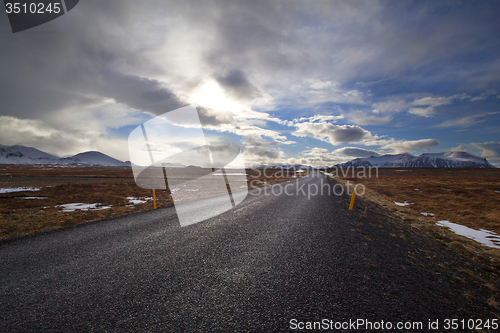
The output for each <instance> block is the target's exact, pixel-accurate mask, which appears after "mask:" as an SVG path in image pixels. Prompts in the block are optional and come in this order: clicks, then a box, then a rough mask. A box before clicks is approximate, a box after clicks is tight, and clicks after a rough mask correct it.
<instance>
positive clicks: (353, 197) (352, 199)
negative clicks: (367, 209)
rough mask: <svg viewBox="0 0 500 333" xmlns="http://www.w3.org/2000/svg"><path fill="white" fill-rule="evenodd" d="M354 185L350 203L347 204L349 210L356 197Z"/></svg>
mask: <svg viewBox="0 0 500 333" xmlns="http://www.w3.org/2000/svg"><path fill="white" fill-rule="evenodd" d="M356 187H357V186H356ZM356 187H355V188H354V191H352V197H351V204H350V205H349V210H352V207H354V199H356Z"/></svg>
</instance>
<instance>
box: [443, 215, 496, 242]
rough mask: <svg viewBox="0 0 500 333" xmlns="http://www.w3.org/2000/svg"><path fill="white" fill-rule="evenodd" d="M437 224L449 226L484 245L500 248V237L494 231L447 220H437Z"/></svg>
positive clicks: (455, 231)
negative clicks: (473, 227) (476, 228)
mask: <svg viewBox="0 0 500 333" xmlns="http://www.w3.org/2000/svg"><path fill="white" fill-rule="evenodd" d="M436 224H437V225H439V226H442V227H447V228H449V229H450V230H451V231H453V232H454V233H456V234H458V235H461V236H465V237H467V238H470V239H473V240H475V241H476V242H478V243H481V244H483V245H486V246H489V247H493V248H496V249H500V237H499V236H498V235H497V234H496V233H494V232H493V231H489V230H484V229H479V230H475V229H471V228H468V227H466V226H463V225H460V224H456V223H452V222H450V221H446V220H443V221H437V222H436Z"/></svg>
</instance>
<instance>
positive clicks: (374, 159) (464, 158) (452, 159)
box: [336, 151, 495, 168]
mask: <svg viewBox="0 0 500 333" xmlns="http://www.w3.org/2000/svg"><path fill="white" fill-rule="evenodd" d="M336 167H337V168H363V167H365V168H366V167H379V168H495V166H493V165H492V164H490V163H489V162H488V161H487V160H486V159H485V158H482V157H478V156H474V155H472V154H469V153H466V152H463V151H451V152H446V153H427V154H422V155H420V156H413V155H411V154H408V153H405V154H398V155H382V156H370V157H366V158H356V159H354V160H352V161H349V162H346V163H342V164H337V165H336Z"/></svg>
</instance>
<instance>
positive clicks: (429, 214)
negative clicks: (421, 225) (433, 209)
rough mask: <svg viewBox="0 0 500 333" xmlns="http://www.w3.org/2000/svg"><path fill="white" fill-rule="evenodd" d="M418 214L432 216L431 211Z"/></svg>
mask: <svg viewBox="0 0 500 333" xmlns="http://www.w3.org/2000/svg"><path fill="white" fill-rule="evenodd" d="M420 214H422V215H423V216H434V214H433V213H424V212H420Z"/></svg>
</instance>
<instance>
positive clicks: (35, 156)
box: [0, 145, 60, 164]
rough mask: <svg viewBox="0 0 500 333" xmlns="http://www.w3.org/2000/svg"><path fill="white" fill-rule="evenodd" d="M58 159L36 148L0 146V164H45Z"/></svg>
mask: <svg viewBox="0 0 500 333" xmlns="http://www.w3.org/2000/svg"><path fill="white" fill-rule="evenodd" d="M59 159H60V157H57V156H54V155H51V154H47V153H45V152H43V151H41V150H38V149H36V148H31V147H25V146H18V145H15V146H4V145H0V164H46V163H55V162H56V161H57V160H59Z"/></svg>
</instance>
